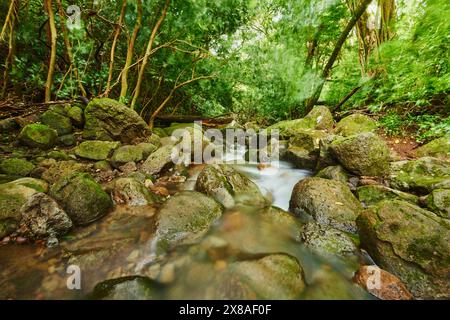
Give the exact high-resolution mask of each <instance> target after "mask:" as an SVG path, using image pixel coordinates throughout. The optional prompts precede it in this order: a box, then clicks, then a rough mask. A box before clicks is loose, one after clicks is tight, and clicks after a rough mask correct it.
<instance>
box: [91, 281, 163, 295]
mask: <svg viewBox="0 0 450 320" xmlns="http://www.w3.org/2000/svg"><path fill="white" fill-rule="evenodd" d="M162 292H163V287H162V286H161V284H159V283H157V282H155V281H153V280H151V279H149V278H146V277H141V276H129V277H123V278H117V279H111V280H106V281H104V282H101V283H99V284H97V285H96V286H95V288H94V291H93V292H92V294H91V297H90V298H91V299H94V300H153V299H161V298H162Z"/></svg>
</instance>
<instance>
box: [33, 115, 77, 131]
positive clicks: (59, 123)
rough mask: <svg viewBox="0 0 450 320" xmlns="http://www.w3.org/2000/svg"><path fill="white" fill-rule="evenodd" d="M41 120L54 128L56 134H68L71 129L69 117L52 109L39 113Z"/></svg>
mask: <svg viewBox="0 0 450 320" xmlns="http://www.w3.org/2000/svg"><path fill="white" fill-rule="evenodd" d="M41 122H42V123H43V124H45V125H47V126H49V127H50V128H52V129H54V130H56V132H57V133H58V136H62V135H66V134H69V133H71V132H72V130H73V128H72V122H71V121H70V118H69V117H67V116H66V115H65V114H62V113H60V112H57V111H54V110H47V111H45V112H44V113H43V114H42V115H41Z"/></svg>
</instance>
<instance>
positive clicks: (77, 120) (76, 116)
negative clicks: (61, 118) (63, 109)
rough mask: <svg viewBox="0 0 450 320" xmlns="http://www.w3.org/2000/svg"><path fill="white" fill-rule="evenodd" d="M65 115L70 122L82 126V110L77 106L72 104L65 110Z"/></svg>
mask: <svg viewBox="0 0 450 320" xmlns="http://www.w3.org/2000/svg"><path fill="white" fill-rule="evenodd" d="M67 116H68V117H69V118H70V120H71V121H72V123H73V124H74V125H75V126H77V127H78V128H81V127H83V124H84V111H83V109H81V108H80V107H78V106H73V107H71V108H69V110H67Z"/></svg>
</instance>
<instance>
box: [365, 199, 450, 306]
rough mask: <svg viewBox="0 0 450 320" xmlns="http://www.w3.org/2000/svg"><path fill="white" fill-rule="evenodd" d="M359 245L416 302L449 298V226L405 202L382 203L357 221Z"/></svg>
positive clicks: (446, 221) (436, 217)
mask: <svg viewBox="0 0 450 320" xmlns="http://www.w3.org/2000/svg"><path fill="white" fill-rule="evenodd" d="M357 224H358V232H359V236H360V239H361V245H362V247H363V248H365V249H366V250H367V252H368V253H369V254H370V256H371V257H372V258H373V259H374V260H375V262H376V263H377V265H378V266H380V267H381V268H383V269H385V270H387V271H389V272H391V273H392V274H394V275H396V276H397V277H399V278H400V279H401V280H402V281H403V282H404V283H405V285H406V286H407V287H408V289H409V290H410V291H411V292H412V293H413V295H414V296H415V297H417V298H423V299H428V298H429V299H436V298H447V299H448V298H450V282H449V281H448V279H449V278H450V271H449V270H450V259H449V257H450V247H449V243H450V222H448V220H446V219H442V218H439V217H438V216H436V215H435V214H434V213H432V212H429V211H426V210H424V209H421V208H419V207H417V206H415V205H413V204H411V203H409V202H404V201H399V200H385V201H382V202H380V203H379V204H378V206H374V207H372V208H371V209H368V210H366V211H364V212H362V213H361V215H360V216H359V218H358V220H357Z"/></svg>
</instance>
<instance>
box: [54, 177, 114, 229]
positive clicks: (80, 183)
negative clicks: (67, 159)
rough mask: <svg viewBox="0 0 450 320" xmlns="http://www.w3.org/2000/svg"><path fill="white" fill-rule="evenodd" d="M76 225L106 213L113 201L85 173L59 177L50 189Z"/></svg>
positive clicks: (93, 219)
mask: <svg viewBox="0 0 450 320" xmlns="http://www.w3.org/2000/svg"><path fill="white" fill-rule="evenodd" d="M50 195H51V196H53V198H55V199H56V200H57V201H58V202H59V203H60V204H61V205H62V207H63V208H64V210H65V211H66V212H67V214H68V215H69V217H70V218H71V219H72V221H73V222H74V223H75V224H76V225H86V224H88V223H91V222H93V221H95V220H97V219H99V218H101V217H103V216H104V215H106V214H107V213H108V211H109V210H110V209H111V208H112V206H113V202H112V200H111V198H110V196H109V195H108V194H107V193H106V192H105V191H103V190H102V187H101V186H100V185H99V184H98V183H97V182H96V181H95V180H94V179H93V178H92V177H91V176H90V175H89V174H87V173H74V174H71V175H69V176H65V177H62V178H60V179H59V180H58V181H57V182H56V183H55V184H54V185H53V186H52V187H51V189H50Z"/></svg>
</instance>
